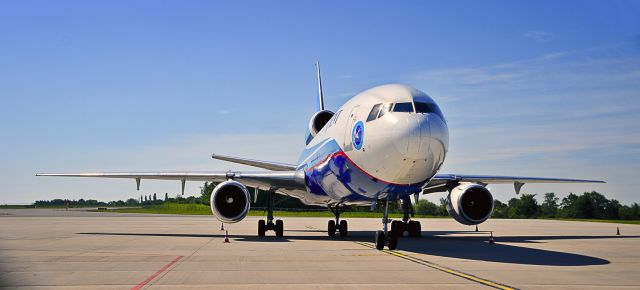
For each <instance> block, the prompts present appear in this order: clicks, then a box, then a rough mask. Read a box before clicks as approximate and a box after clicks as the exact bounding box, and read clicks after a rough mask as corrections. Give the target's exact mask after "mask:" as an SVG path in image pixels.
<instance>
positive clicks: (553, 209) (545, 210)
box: [540, 192, 560, 217]
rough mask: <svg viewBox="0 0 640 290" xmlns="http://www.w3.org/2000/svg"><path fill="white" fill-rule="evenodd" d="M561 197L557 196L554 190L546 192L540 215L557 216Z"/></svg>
mask: <svg viewBox="0 0 640 290" xmlns="http://www.w3.org/2000/svg"><path fill="white" fill-rule="evenodd" d="M559 200H560V199H559V198H558V197H556V194H555V193H553V192H547V193H545V194H544V201H543V202H542V205H541V206H540V215H541V216H543V217H555V216H556V213H557V212H558V201H559Z"/></svg>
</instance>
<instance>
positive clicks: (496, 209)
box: [491, 199, 509, 218]
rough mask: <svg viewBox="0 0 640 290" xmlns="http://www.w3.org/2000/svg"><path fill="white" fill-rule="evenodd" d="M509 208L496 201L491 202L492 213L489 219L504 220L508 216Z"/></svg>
mask: <svg viewBox="0 0 640 290" xmlns="http://www.w3.org/2000/svg"><path fill="white" fill-rule="evenodd" d="M508 211H509V207H508V206H507V205H506V204H504V203H502V202H500V201H499V200H497V199H494V200H493V213H492V214H491V217H494V218H506V217H507V216H508V214H509V213H508Z"/></svg>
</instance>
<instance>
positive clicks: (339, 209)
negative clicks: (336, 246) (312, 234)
mask: <svg viewBox="0 0 640 290" xmlns="http://www.w3.org/2000/svg"><path fill="white" fill-rule="evenodd" d="M329 210H330V211H331V212H332V213H333V215H334V216H335V217H336V219H335V220H330V221H329V224H328V226H327V233H328V234H329V236H330V237H335V235H336V230H338V231H339V232H340V236H341V237H346V236H347V233H348V227H347V221H345V220H340V214H341V213H343V212H344V206H340V205H336V206H333V207H331V206H329Z"/></svg>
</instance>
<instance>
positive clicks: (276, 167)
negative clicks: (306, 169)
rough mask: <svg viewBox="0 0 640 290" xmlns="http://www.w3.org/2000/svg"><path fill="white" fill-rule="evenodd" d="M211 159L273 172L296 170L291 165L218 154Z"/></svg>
mask: <svg viewBox="0 0 640 290" xmlns="http://www.w3.org/2000/svg"><path fill="white" fill-rule="evenodd" d="M211 158H213V159H218V160H224V161H228V162H233V163H238V164H244V165H249V166H253V167H258V168H264V169H268V170H273V171H295V170H296V166H295V165H293V164H286V163H279V162H271V161H262V160H253V159H247V158H239V157H232V156H225V155H218V154H213V155H211Z"/></svg>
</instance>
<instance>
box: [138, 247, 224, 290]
mask: <svg viewBox="0 0 640 290" xmlns="http://www.w3.org/2000/svg"><path fill="white" fill-rule="evenodd" d="M213 240H214V239H209V240H208V241H207V242H205V243H204V244H202V246H200V247H198V248H197V249H196V250H195V251H193V252H192V253H191V254H189V256H188V257H186V258H185V259H182V261H181V262H184V261H185V260H187V259H189V258H191V257H192V256H193V254H195V253H197V252H198V251H200V249H202V248H204V247H205V246H206V245H208V244H209V243H211V241H213ZM179 257H180V258H178V259H177V260H180V259H181V258H184V257H183V256H179ZM177 260H176V262H177ZM174 263H175V262H174ZM161 273H162V272H161ZM167 273H169V271H167V272H165V273H162V275H158V276H159V277H154V278H157V279H155V280H156V281H153V282H151V283H150V284H149V286H151V285H152V284H153V283H154V282H157V281H159V280H160V279H162V277H164V275H166V274H167ZM152 280H154V279H153V278H152V279H151V280H149V281H152ZM138 289H141V288H138ZM138 289H132V290H138Z"/></svg>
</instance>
